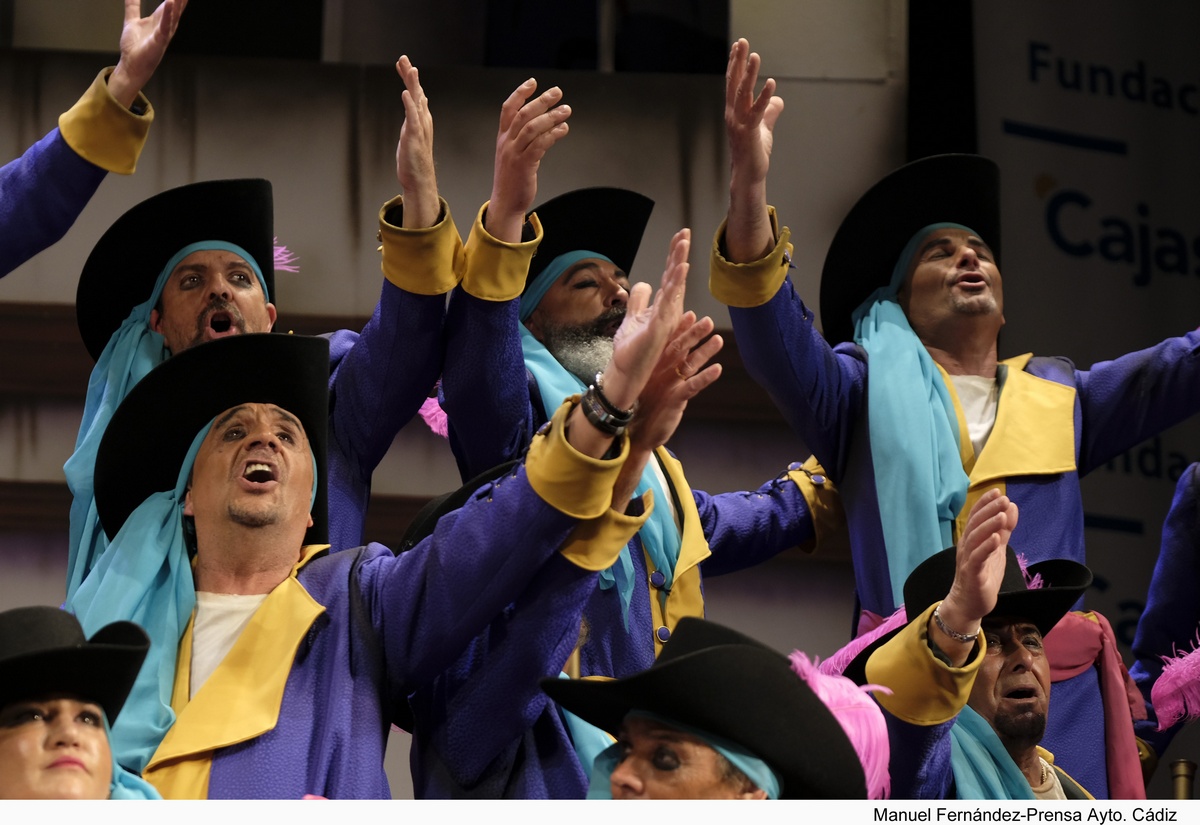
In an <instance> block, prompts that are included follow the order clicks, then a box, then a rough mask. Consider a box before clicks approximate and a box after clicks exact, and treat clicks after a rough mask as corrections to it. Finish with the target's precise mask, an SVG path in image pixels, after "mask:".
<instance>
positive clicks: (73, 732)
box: [49, 713, 82, 748]
mask: <svg viewBox="0 0 1200 825" xmlns="http://www.w3.org/2000/svg"><path fill="white" fill-rule="evenodd" d="M80 724H82V723H80V722H78V721H77V720H75V719H72V718H70V716H69V715H68V714H65V713H60V714H58V715H57V716H56V717H55V719H54V721H52V722H51V723H50V726H49V736H50V746H51V747H53V748H74V747H78V746H79V744H80V742H81V741H82V740H81V739H80V736H79V726H80Z"/></svg>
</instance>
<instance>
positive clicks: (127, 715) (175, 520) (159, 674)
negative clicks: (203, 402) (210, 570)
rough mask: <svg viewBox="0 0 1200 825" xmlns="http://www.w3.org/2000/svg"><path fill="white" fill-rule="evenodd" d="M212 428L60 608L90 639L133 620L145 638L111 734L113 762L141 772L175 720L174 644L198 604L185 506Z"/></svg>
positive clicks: (205, 429) (176, 646)
mask: <svg viewBox="0 0 1200 825" xmlns="http://www.w3.org/2000/svg"><path fill="white" fill-rule="evenodd" d="M210 426H211V422H210V424H207V425H205V426H204V427H203V428H202V429H201V430H200V432H199V433H197V434H196V437H195V438H194V439H193V440H192V445H191V447H190V448H189V449H188V453H187V458H185V459H184V462H183V466H181V467H180V469H179V476H178V478H177V479H176V481H175V487H174V488H173V489H171V490H169V491H166V492H161V493H154V494H152V495H151V496H150V497H148V498H147V499H146V500H145V501H144V502H142V503H141V504H140V505H138V508H137V509H136V510H134V511H133V513H132V514H130V516H129V518H128V519H126V521H125V524H124V525H122V527H121V530H120V531H119V532H118V533H117V535H116V536H114V537H113V540H112V543H111V544H110V545H108V547H106V548H105V550H104V552H103V553H102V554H101V555H100V557H99V558H98V559H97V560H96V563H95V566H94V567H93V569H92V571H91V572H90V573H88V575H87V577H86V578H84V580H83V582H82V583H81V584H80V586H79V588H78V589H77V590H76V591H75V593H74V594H73V595H71V596H70V597H69V598H68V599H67V603H66V605H65V607H66V609H67V610H69V611H70V612H72V613H74V614H75V616H76V618H78V619H79V623H80V624H81V625H82V626H83V630H84V633H86V634H88V635H89V636H90V635H91V634H93V633H95V632H96V631H97V630H99V629H100V628H101V627H104V626H105V625H107V624H109V623H110V622H115V621H119V620H125V621H131V622H137V623H138V624H139V625H141V626H142V627H144V628H145V629H146V632H147V633H149V634H150V651H149V653H147V654H146V661H145V662H144V663H143V664H142V669H141V670H140V671H139V672H138V677H137V680H136V681H135V682H134V683H133V690H131V691H130V692H129V698H128V699H127V700H126V701H125V707H124V709H123V710H122V711H121V715H120V716H118V717H117V722H116V725H114V726H113V729H112V732H111V734H110V736H109V743H110V744H111V746H112V752H113V757H114V758H115V759H116V760H117V762H118V763H119V764H121V765H122V766H124V767H125V768H128V769H129V770H131V771H134V772H135V773H139V774H140V773H141V772H142V771H143V770H144V769H145V767H146V763H147V762H149V761H150V757H151V756H153V755H154V751H155V750H156V749H157V748H158V745H159V743H160V742H161V741H162V738H163V737H164V736H165V735H166V733H167V730H168V729H170V727H171V725H172V724H174V722H175V712H174V711H173V710H171V694H172V692H173V690H174V686H175V663H176V658H177V653H178V649H179V640H180V639H181V638H183V631H184V630H185V629H186V628H187V623H188V620H189V619H191V616H192V609H193V608H194V607H195V606H196V585H195V582H194V581H193V579H192V566H191V563H190V561H189V558H188V550H187V545H186V543H185V542H184V537H183V504H184V496H185V494H186V492H187V485H188V479H189V478H190V477H191V473H192V465H193V463H195V460H196V453H197V452H198V451H199V449H200V444H201V442H203V441H204V437H205V436H206V435H207V434H208V430H209V427H210Z"/></svg>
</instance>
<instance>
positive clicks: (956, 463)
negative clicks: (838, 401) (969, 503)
mask: <svg viewBox="0 0 1200 825" xmlns="http://www.w3.org/2000/svg"><path fill="white" fill-rule="evenodd" d="M945 228H955V229H965V230H966V231H968V232H972V230H970V229H968V228H967V227H965V226H960V225H959V224H954V223H936V224H931V225H929V226H927V227H925V228H924V229H922V230H920V231H919V232H917V234H915V235H913V237H912V239H911V240H909V242H908V244H907V245H906V246H905V248H904V251H903V252H901V253H900V257H899V259H898V260H897V261H896V267H895V269H894V270H893V271H892V279H891V282H890V283H889V284H888V285H887V286H886V287H880V288H879V289H877V290H875V291H874V292H873V293H871V295H870V296H869V297H868V298H867V299H866V300H865V301H863V302H862V303H861V304H860V305H859V307H858V309H856V310H855V311H854V340H855V342H857V343H858V344H859V345H860V346H862V348H863V349H864V350H866V352H867V375H868V380H867V416H868V419H867V423H868V426H869V427H870V433H871V461H872V463H873V465H874V467H875V491H876V495H877V497H878V501H879V518H880V521H881V523H882V526H883V540H884V545H885V547H886V549H887V559H888V574H889V576H890V579H891V584H892V607H896V606H898V605H900V604H902V603H903V602H904V580H905V579H906V578H908V574H909V573H911V572H912V571H913V569H914V568H915V567H916V566H917V565H918V564H920V563H921V562H922V561H924V560H925V559H926V558H928V557H929V556H932V555H933V554H934V553H937V552H940V551H941V550H944V549H946V548H947V547H950V546H952V545H953V544H954V539H953V529H954V520H955V518H956V517H957V516H958V513H959V511H961V510H962V507H963V504H964V503H966V500H967V486H968V480H967V474H966V473H965V472H964V471H963V466H962V456H961V454H960V452H959V441H958V417H957V415H956V414H955V412H954V401H953V400H952V399H951V397H950V391H949V390H948V389H947V388H946V382H945V381H944V380H942V376H941V373H940V372H938V368H937V365H936V364H935V363H934V361H933V358H931V357H930V355H929V352H928V350H926V349H925V346H924V345H923V344H922V343H921V341H920V339H919V338H917V336H916V334H915V333H914V332H913V330H912V327H911V326H909V324H908V318H907V317H905V315H904V310H902V309H901V308H900V305H899V304H898V303H897V302H896V294H897V292H898V291H899V289H900V287H901V285H902V284H903V283H904V279H905V276H906V275H907V273H908V267H909V263H910V261H911V260H912V257H913V255H914V254H916V252H917V248H918V245H919V244H920V243H921V241H922V240H924V239H925V237H927V236H928V234H929V233H930V232H932V231H934V230H936V229H945Z"/></svg>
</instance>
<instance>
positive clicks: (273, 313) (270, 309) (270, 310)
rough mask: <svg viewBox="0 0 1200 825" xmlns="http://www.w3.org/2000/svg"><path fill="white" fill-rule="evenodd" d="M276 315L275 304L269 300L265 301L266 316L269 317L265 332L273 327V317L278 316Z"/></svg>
mask: <svg viewBox="0 0 1200 825" xmlns="http://www.w3.org/2000/svg"><path fill="white" fill-rule="evenodd" d="M278 315H279V313H278V312H277V311H276V309H275V305H274V304H273V303H271V302H270V301H267V318H268V319H269V323H268V324H267V332H270V331H271V330H272V329H274V328H275V319H276V318H277V317H278Z"/></svg>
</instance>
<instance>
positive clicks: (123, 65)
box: [108, 0, 188, 108]
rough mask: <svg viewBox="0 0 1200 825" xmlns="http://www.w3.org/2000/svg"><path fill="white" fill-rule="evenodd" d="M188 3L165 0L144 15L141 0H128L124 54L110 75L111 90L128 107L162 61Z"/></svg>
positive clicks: (122, 43)
mask: <svg viewBox="0 0 1200 825" xmlns="http://www.w3.org/2000/svg"><path fill="white" fill-rule="evenodd" d="M187 3H188V0H165V2H164V3H163V4H162V5H161V6H159V7H158V8H156V9H155V10H154V13H153V14H151V15H150V16H149V17H142V4H141V2H140V0H125V25H124V26H123V27H122V29H121V41H120V49H121V57H120V58H119V59H118V60H117V67H116V68H115V69H113V73H112V74H111V75H109V78H108V89H109V91H110V92H112V95H113V97H115V98H116V99H117V102H119V103H120V104H121V105H122V106H124V107H125V108H129V107H130V106H132V105H133V102H134V101H135V100H137V96H138V93H139V92H141V91H142V88H143V87H144V86H145V85H146V84H147V83H148V82H149V81H150V78H151V76H153V75H154V70H155V69H157V68H158V64H159V63H160V62H162V58H163V55H164V54H166V51H167V44H168V43H170V42H171V38H172V37H174V36H175V29H176V28H177V27H178V26H179V17H180V15H182V14H183V10H184V9H185V8H187Z"/></svg>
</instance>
